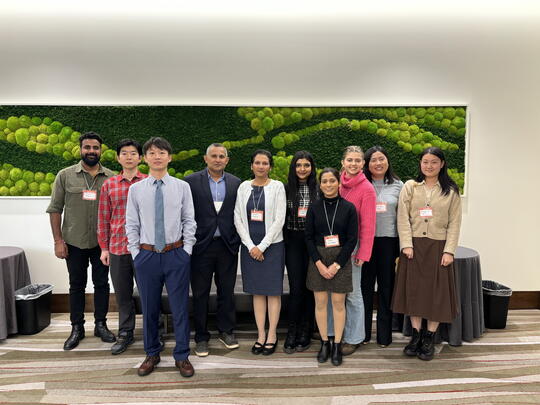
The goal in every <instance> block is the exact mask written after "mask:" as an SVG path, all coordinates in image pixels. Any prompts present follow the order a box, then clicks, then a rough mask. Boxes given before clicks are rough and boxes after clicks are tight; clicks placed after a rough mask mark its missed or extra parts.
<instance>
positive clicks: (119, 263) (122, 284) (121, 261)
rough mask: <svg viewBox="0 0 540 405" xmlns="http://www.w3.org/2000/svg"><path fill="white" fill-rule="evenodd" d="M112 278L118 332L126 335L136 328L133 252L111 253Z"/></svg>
mask: <svg viewBox="0 0 540 405" xmlns="http://www.w3.org/2000/svg"><path fill="white" fill-rule="evenodd" d="M109 260H110V270H111V280H112V283H113V286H114V292H115V294H116V304H117V305H118V333H119V334H120V335H125V334H127V333H133V330H134V329H135V304H134V302H133V277H134V275H135V274H134V273H135V267H134V266H133V259H132V258H131V254H127V255H113V254H112V253H111V254H110V255H109Z"/></svg>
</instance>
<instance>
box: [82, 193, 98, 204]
mask: <svg viewBox="0 0 540 405" xmlns="http://www.w3.org/2000/svg"><path fill="white" fill-rule="evenodd" d="M82 199H83V200H88V201H95V200H97V191H96V190H83V192H82Z"/></svg>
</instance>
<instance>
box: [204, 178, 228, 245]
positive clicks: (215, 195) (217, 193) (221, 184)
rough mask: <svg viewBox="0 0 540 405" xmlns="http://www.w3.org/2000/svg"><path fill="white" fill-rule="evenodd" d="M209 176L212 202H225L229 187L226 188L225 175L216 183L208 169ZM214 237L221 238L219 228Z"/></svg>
mask: <svg viewBox="0 0 540 405" xmlns="http://www.w3.org/2000/svg"><path fill="white" fill-rule="evenodd" d="M206 174H207V175H208V186H209V187H210V193H211V194H212V201H215V202H223V201H225V194H226V193H227V187H226V186H225V173H223V174H222V175H221V177H220V178H219V179H218V181H214V179H213V178H212V176H210V172H209V171H208V169H207V170H206ZM214 236H216V237H217V236H221V233H220V232H219V226H218V227H217V228H216V232H215V233H214Z"/></svg>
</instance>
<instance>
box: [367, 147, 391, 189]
mask: <svg viewBox="0 0 540 405" xmlns="http://www.w3.org/2000/svg"><path fill="white" fill-rule="evenodd" d="M375 152H381V153H382V154H383V155H384V156H385V157H386V161H387V162H388V170H387V171H386V173H385V174H384V182H385V183H386V184H392V183H393V182H394V181H396V180H399V177H398V176H397V174H395V173H394V170H393V169H392V164H391V163H390V158H389V157H388V153H387V152H386V149H384V148H383V147H382V146H380V145H376V146H372V147H371V148H369V149H368V150H367V151H366V154H365V155H364V160H365V161H366V164H365V165H364V174H365V176H366V178H367V179H368V180H369V182H370V183H373V179H372V178H371V172H370V171H369V161H370V160H371V156H373V154H374V153H375Z"/></svg>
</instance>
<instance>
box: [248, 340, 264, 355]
mask: <svg viewBox="0 0 540 405" xmlns="http://www.w3.org/2000/svg"><path fill="white" fill-rule="evenodd" d="M263 350H264V343H259V342H255V344H254V345H253V346H252V347H251V353H253V354H261V353H262V352H263Z"/></svg>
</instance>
